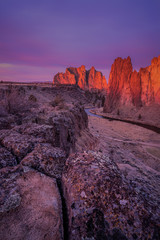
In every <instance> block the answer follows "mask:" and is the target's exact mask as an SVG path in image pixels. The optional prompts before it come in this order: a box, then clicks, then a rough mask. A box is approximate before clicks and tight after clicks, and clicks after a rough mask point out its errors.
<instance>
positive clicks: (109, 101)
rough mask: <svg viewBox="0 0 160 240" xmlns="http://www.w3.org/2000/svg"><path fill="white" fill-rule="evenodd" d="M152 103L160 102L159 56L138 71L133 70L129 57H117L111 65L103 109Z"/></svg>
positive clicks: (109, 109)
mask: <svg viewBox="0 0 160 240" xmlns="http://www.w3.org/2000/svg"><path fill="white" fill-rule="evenodd" d="M153 103H156V104H160V56H159V57H158V58H154V59H153V60H152V62H151V65H150V66H149V67H146V68H141V69H140V70H139V72H137V71H133V69H132V63H131V59H130V57H128V58H127V59H122V58H117V59H116V60H115V61H114V63H113V65H112V67H111V72H110V76H109V83H108V95H107V98H106V103H105V107H104V111H105V112H112V111H113V110H114V109H115V108H119V107H121V106H134V107H136V108H137V107H141V106H149V105H151V104H153Z"/></svg>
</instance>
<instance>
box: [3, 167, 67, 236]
mask: <svg viewBox="0 0 160 240" xmlns="http://www.w3.org/2000/svg"><path fill="white" fill-rule="evenodd" d="M0 175H1V197H0V239H4V240H8V239H10V240H13V239H14V240H22V239H24V240H25V239H26V240H32V239H34V240H42V239H48V240H49V239H55V240H60V239H63V220H62V210H61V209H62V208H61V199H60V195H59V192H58V188H57V184H56V181H55V180H54V179H51V178H49V177H47V176H45V175H43V174H41V173H38V172H36V171H33V170H32V171H31V170H29V169H23V168H21V167H14V168H4V169H3V170H1V172H0Z"/></svg>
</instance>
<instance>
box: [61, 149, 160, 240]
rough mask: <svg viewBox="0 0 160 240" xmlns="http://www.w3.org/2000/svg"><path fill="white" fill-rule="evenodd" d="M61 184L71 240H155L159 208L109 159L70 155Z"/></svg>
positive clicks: (97, 154) (99, 154)
mask: <svg viewBox="0 0 160 240" xmlns="http://www.w3.org/2000/svg"><path fill="white" fill-rule="evenodd" d="M62 184H63V189H64V196H65V198H66V203H67V207H68V214H69V239H70V240H75V239H77V240H79V239H111V240H114V239H121V240H127V239H130V240H133V239H146V238H147V237H148V236H150V239H158V218H159V217H158V215H159V207H158V205H157V206H156V208H155V206H152V203H153V202H152V201H151V202H150V201H149V199H145V197H143V195H142V196H140V195H139V192H138V190H137V189H134V187H133V186H132V185H131V183H130V182H129V181H127V180H126V179H125V178H124V176H123V175H121V173H120V170H119V169H118V167H117V165H116V164H115V163H114V161H113V160H111V159H110V158H109V157H108V156H105V155H103V154H101V153H99V152H98V153H97V152H93V151H90V152H88V153H87V152H84V153H82V154H80V153H78V154H74V155H71V156H70V157H69V158H68V160H67V162H66V165H65V169H64V172H63V176H62ZM153 205H154V204H153Z"/></svg>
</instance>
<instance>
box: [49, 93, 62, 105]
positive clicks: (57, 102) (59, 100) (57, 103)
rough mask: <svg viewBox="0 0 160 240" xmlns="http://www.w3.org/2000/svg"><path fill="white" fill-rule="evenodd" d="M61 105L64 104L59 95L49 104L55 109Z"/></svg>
mask: <svg viewBox="0 0 160 240" xmlns="http://www.w3.org/2000/svg"><path fill="white" fill-rule="evenodd" d="M60 104H61V105H63V104H64V99H63V98H62V96H61V95H57V96H56V97H55V98H54V100H53V101H52V102H51V105H52V107H56V106H59V105H60Z"/></svg>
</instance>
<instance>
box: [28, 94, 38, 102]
mask: <svg viewBox="0 0 160 240" xmlns="http://www.w3.org/2000/svg"><path fill="white" fill-rule="evenodd" d="M28 100H29V101H31V102H37V98H36V97H35V96H34V95H32V94H31V95H30V96H29V98H28Z"/></svg>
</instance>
